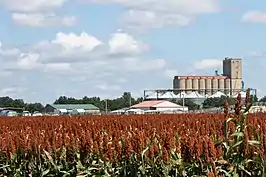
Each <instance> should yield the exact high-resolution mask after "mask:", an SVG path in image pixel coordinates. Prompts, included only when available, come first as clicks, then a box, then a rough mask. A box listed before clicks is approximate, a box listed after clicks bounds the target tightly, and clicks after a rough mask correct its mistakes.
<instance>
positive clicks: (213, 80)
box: [212, 77, 218, 94]
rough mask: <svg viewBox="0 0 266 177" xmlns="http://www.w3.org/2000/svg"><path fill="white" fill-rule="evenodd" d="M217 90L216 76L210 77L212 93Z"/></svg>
mask: <svg viewBox="0 0 266 177" xmlns="http://www.w3.org/2000/svg"><path fill="white" fill-rule="evenodd" d="M217 91H218V78H216V77H214V78H213V79H212V94H215V93H216V92H217Z"/></svg>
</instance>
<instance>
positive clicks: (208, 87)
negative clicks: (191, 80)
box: [205, 77, 212, 95]
mask: <svg viewBox="0 0 266 177" xmlns="http://www.w3.org/2000/svg"><path fill="white" fill-rule="evenodd" d="M205 88H206V94H207V95H211V94H212V78H210V77H206V79H205Z"/></svg>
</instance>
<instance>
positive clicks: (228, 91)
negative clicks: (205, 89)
mask: <svg viewBox="0 0 266 177" xmlns="http://www.w3.org/2000/svg"><path fill="white" fill-rule="evenodd" d="M224 93H225V94H226V95H231V79H229V78H227V79H225V83H224Z"/></svg>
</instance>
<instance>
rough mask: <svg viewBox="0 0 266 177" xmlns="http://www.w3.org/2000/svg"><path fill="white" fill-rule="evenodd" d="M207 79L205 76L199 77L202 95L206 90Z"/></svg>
mask: <svg viewBox="0 0 266 177" xmlns="http://www.w3.org/2000/svg"><path fill="white" fill-rule="evenodd" d="M205 88H206V87H205V79H204V78H200V79H199V90H200V91H199V94H201V95H205V94H206V93H205V92H206V90H205Z"/></svg>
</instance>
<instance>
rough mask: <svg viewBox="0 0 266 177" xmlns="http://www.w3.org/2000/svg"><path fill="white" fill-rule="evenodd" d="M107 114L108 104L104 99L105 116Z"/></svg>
mask: <svg viewBox="0 0 266 177" xmlns="http://www.w3.org/2000/svg"><path fill="white" fill-rule="evenodd" d="M107 112H108V104H107V99H105V114H107Z"/></svg>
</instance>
